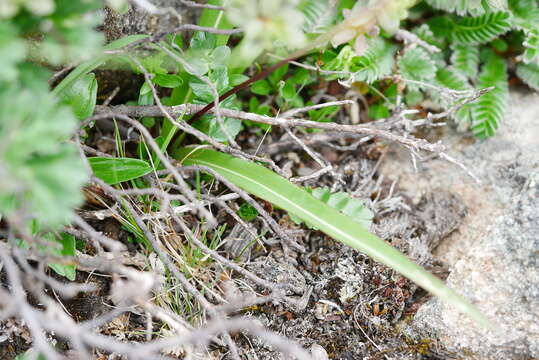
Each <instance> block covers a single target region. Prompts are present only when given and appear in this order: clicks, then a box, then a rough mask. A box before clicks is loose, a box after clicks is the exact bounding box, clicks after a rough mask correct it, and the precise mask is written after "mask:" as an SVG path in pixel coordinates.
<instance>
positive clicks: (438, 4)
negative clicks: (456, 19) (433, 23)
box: [426, 0, 483, 15]
mask: <svg viewBox="0 0 539 360" xmlns="http://www.w3.org/2000/svg"><path fill="white" fill-rule="evenodd" d="M426 3H427V4H429V5H430V6H432V7H433V8H436V9H439V10H443V11H447V12H454V13H457V14H459V15H466V14H474V13H478V12H479V13H480V12H482V11H483V8H482V5H481V0H454V1H447V0H426Z"/></svg>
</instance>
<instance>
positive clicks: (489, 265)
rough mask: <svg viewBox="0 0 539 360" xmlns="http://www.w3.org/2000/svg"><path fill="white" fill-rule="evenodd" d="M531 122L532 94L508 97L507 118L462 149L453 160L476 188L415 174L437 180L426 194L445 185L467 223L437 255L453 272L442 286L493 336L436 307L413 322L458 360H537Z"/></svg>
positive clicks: (538, 246)
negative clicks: (471, 308)
mask: <svg viewBox="0 0 539 360" xmlns="http://www.w3.org/2000/svg"><path fill="white" fill-rule="evenodd" d="M537 114H539V96H538V95H537V94H521V93H513V94H512V95H511V112H510V115H509V116H508V117H507V119H506V121H505V123H504V124H503V126H502V127H501V129H500V130H499V132H498V134H497V135H496V136H495V137H494V138H492V139H489V140H487V141H484V142H479V143H475V144H473V145H468V146H466V147H464V148H462V147H461V149H460V150H462V151H461V153H460V154H459V156H458V157H459V160H460V161H462V162H463V163H464V164H465V165H466V166H468V167H469V168H470V169H472V171H473V172H474V173H475V174H476V175H477V176H478V177H479V179H480V180H481V181H482V185H474V184H473V183H471V182H470V181H469V180H468V181H467V180H465V179H464V178H463V177H462V176H461V175H454V173H452V174H451V175H450V176H448V175H447V174H448V173H447V170H448V168H447V167H446V168H445V172H444V171H443V170H442V171H440V170H441V169H444V168H443V165H442V167H440V166H441V165H440V164H428V165H425V166H424V167H423V168H422V169H420V173H419V174H418V175H423V176H425V174H438V175H434V176H433V177H432V178H429V180H428V181H429V184H428V185H427V186H426V187H425V188H432V187H433V186H436V187H438V186H439V185H440V184H444V185H446V188H449V189H452V190H453V191H455V192H457V193H459V195H460V196H461V197H462V198H463V199H464V202H465V204H466V205H467V207H468V210H469V213H470V215H469V218H470V219H468V222H467V223H466V222H465V224H464V225H463V226H462V227H461V229H459V231H456V232H455V233H454V234H453V235H452V236H451V237H450V239H449V240H448V241H447V242H446V244H443V246H440V248H439V249H438V254H439V255H441V256H440V257H441V258H442V259H445V260H446V261H447V262H448V263H449V265H452V266H453V270H452V272H451V274H450V275H449V277H448V279H447V284H448V285H449V286H450V287H452V288H454V289H456V290H457V291H458V292H459V293H461V294H462V295H463V296H465V297H466V298H468V299H469V300H470V301H472V302H473V303H474V304H476V305H477V307H478V308H479V310H480V311H482V312H483V313H484V314H485V315H486V316H487V317H488V318H490V319H491V320H492V321H493V322H494V323H495V324H496V329H497V330H498V332H496V333H494V332H488V331H485V330H484V329H482V328H480V327H478V326H476V325H475V324H474V323H473V322H472V321H471V320H469V319H468V318H467V317H466V316H464V315H462V314H459V313H457V312H456V311H455V310H454V309H453V308H451V307H450V306H448V305H446V304H444V303H442V302H441V301H439V300H437V299H431V300H430V301H429V302H427V303H426V304H425V305H424V306H422V307H421V308H420V309H419V311H418V313H417V315H416V316H415V319H414V323H413V327H414V328H415V331H416V333H417V334H419V335H420V336H423V337H425V336H427V337H429V338H436V339H438V340H439V341H440V342H441V343H442V344H443V345H444V346H445V347H446V348H447V349H448V350H450V351H454V352H455V353H457V354H458V356H460V357H461V358H465V359H496V360H497V359H504V360H505V359H537V358H539V202H538V200H539V121H538V120H537ZM453 171H456V170H453ZM416 185H417V184H416ZM464 185H465V186H464ZM466 227H468V228H466Z"/></svg>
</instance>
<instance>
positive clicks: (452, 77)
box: [436, 67, 472, 91]
mask: <svg viewBox="0 0 539 360" xmlns="http://www.w3.org/2000/svg"><path fill="white" fill-rule="evenodd" d="M436 82H437V83H438V85H440V86H442V87H444V88H447V89H453V90H460V91H463V90H470V89H471V88H472V86H471V85H470V83H469V82H468V81H467V80H466V78H465V77H464V76H462V75H461V73H460V72H459V71H457V70H456V69H455V68H452V67H448V68H443V69H438V70H437V71H436Z"/></svg>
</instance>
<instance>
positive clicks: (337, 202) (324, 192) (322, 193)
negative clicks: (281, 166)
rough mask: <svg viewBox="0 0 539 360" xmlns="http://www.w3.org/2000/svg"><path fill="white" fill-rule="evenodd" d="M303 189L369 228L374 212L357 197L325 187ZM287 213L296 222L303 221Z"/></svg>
mask: <svg viewBox="0 0 539 360" xmlns="http://www.w3.org/2000/svg"><path fill="white" fill-rule="evenodd" d="M305 190H307V192H308V193H310V194H311V195H312V196H314V197H315V198H317V199H318V200H321V201H323V202H325V203H326V204H328V205H329V206H331V207H332V208H334V209H335V210H338V211H340V212H342V213H343V214H345V215H348V216H349V217H350V218H351V219H352V220H354V221H356V222H358V223H359V224H361V225H363V227H364V228H365V229H369V228H370V226H371V223H372V218H373V216H374V214H373V213H372V211H370V210H369V209H368V208H367V207H365V205H364V204H363V203H362V202H361V201H359V200H358V199H355V198H353V197H351V196H350V195H349V194H347V193H345V192H336V193H332V192H331V190H330V189H329V188H327V187H323V188H309V187H307V188H305ZM289 215H290V218H291V219H292V220H293V221H294V222H296V223H297V224H301V223H302V222H303V221H302V220H301V219H300V218H298V217H296V216H294V215H292V214H289ZM307 226H309V227H311V225H310V224H307ZM311 228H312V227H311Z"/></svg>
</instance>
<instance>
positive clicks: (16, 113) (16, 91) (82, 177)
mask: <svg viewBox="0 0 539 360" xmlns="http://www.w3.org/2000/svg"><path fill="white" fill-rule="evenodd" d="M35 82H36V83H34V84H28V86H21V85H20V84H17V85H15V84H13V85H8V86H5V87H3V88H1V89H0V119H2V121H0V139H1V144H2V145H1V146H0V169H1V170H0V184H1V186H0V188H1V189H2V192H0V212H1V213H3V214H13V213H14V212H15V211H21V210H28V211H30V213H31V214H32V216H34V217H36V218H39V219H40V221H42V223H43V224H45V225H47V226H59V225H61V224H63V223H65V222H66V221H68V220H69V218H70V214H71V210H72V208H73V207H75V206H77V205H78V204H80V202H81V201H82V194H81V192H80V188H81V186H82V185H83V184H84V182H85V181H86V180H87V174H86V171H85V169H84V167H83V165H82V162H81V160H80V158H79V154H78V152H77V151H76V150H75V147H74V146H73V145H69V144H67V143H65V142H64V141H65V140H67V139H68V138H69V136H70V135H71V132H72V131H73V130H74V129H75V126H76V120H75V118H74V117H73V115H72V113H71V112H70V111H69V110H68V108H66V107H64V106H60V105H58V104H57V102H56V100H55V98H54V97H53V96H52V95H51V94H50V93H49V92H48V90H47V89H46V85H45V84H46V83H45V84H44V83H42V82H39V80H38V79H35Z"/></svg>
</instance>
